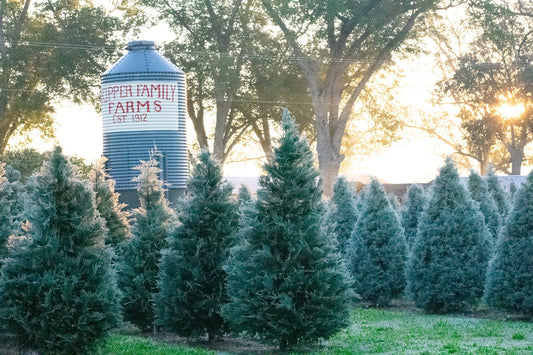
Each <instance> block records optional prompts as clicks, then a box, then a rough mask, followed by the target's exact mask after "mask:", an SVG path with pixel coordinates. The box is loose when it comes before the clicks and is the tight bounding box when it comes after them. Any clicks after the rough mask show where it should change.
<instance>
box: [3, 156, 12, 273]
mask: <svg viewBox="0 0 533 355" xmlns="http://www.w3.org/2000/svg"><path fill="white" fill-rule="evenodd" d="M8 185H9V181H8V180H7V178H6V177H5V171H4V164H2V163H0V266H2V262H3V259H4V258H5V257H6V255H7V241H8V239H9V236H10V235H11V233H12V225H11V219H12V215H11V203H10V201H9V187H8Z"/></svg>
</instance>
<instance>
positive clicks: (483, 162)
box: [479, 157, 490, 176]
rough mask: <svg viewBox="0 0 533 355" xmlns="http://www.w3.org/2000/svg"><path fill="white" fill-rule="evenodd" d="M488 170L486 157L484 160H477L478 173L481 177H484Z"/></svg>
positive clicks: (488, 162) (488, 161)
mask: <svg viewBox="0 0 533 355" xmlns="http://www.w3.org/2000/svg"><path fill="white" fill-rule="evenodd" d="M489 168H490V159H489V158H488V157H487V158H485V159H480V160H479V173H480V175H482V176H485V175H487V174H488V173H489Z"/></svg>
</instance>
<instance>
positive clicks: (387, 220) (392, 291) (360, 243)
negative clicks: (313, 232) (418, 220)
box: [350, 179, 407, 306]
mask: <svg viewBox="0 0 533 355" xmlns="http://www.w3.org/2000/svg"><path fill="white" fill-rule="evenodd" d="M365 190H366V191H365V200H364V201H365V202H364V205H363V208H362V210H361V215H360V216H359V219H358V220H357V224H356V225H355V228H354V230H353V234H352V242H351V248H350V249H351V252H350V255H351V256H350V269H351V271H352V275H353V278H354V287H355V292H356V294H358V295H359V297H360V298H361V299H362V300H363V301H365V302H370V303H372V304H374V305H380V306H383V305H387V304H388V303H389V301H390V300H391V299H393V298H395V297H398V296H400V295H401V294H402V293H403V290H404V288H405V260H406V253H407V252H406V245H405V236H404V232H403V228H402V227H401V224H400V221H399V219H398V216H397V215H396V212H395V211H394V208H393V207H392V205H391V203H390V200H389V198H388V196H387V194H386V193H385V190H384V189H383V186H381V184H380V183H379V182H378V181H377V180H375V179H373V180H372V182H371V183H370V184H369V185H367V187H366V188H365Z"/></svg>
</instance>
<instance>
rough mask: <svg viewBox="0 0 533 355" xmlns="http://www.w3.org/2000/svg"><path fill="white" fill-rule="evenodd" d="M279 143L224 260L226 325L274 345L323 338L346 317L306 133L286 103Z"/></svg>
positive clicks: (344, 284) (345, 281)
mask: <svg viewBox="0 0 533 355" xmlns="http://www.w3.org/2000/svg"><path fill="white" fill-rule="evenodd" d="M282 127H283V134H282V137H281V138H280V140H279V146H278V147H277V148H276V149H275V150H274V153H273V155H272V156H271V158H270V160H269V162H268V163H267V164H265V166H264V170H265V172H266V175H264V176H262V177H261V178H260V182H259V184H260V189H259V191H258V192H257V212H256V215H255V219H254V221H252V222H251V223H252V225H251V226H250V228H249V229H248V230H247V232H246V235H245V238H243V239H242V241H241V242H240V244H239V245H238V246H237V247H235V248H234V249H233V250H232V257H231V258H230V260H229V262H228V266H227V268H226V270H227V271H228V294H229V295H230V303H228V304H226V305H225V306H224V307H223V316H224V318H225V319H227V320H228V321H229V323H230V324H231V326H232V327H233V329H234V330H236V331H238V332H245V333H247V334H250V335H256V334H257V335H259V336H261V337H262V338H263V339H266V340H269V341H275V342H277V343H278V344H279V346H280V348H281V349H286V348H288V347H291V346H295V345H297V344H300V343H304V342H311V341H315V340H316V339H318V338H327V337H329V336H330V335H332V334H334V333H335V332H337V331H338V330H339V329H341V328H342V327H344V326H346V325H348V324H349V312H348V300H349V297H350V285H349V276H348V274H347V270H346V266H345V265H344V262H343V260H342V257H341V256H340V254H339V253H338V252H337V250H336V248H337V246H336V238H335V236H334V235H328V234H325V233H324V229H323V228H321V221H322V218H321V216H322V215H323V214H324V205H323V203H322V201H321V198H322V190H321V186H320V184H319V183H318V181H317V177H318V172H317V170H316V169H315V167H314V166H313V155H312V153H311V150H310V148H309V145H308V143H307V141H306V140H305V139H304V138H302V137H301V136H300V135H299V132H298V129H297V126H296V124H295V123H294V121H293V120H292V119H291V117H290V115H289V114H288V113H287V111H285V112H284V117H283V119H282Z"/></svg>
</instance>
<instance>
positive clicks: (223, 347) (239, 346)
mask: <svg viewBox="0 0 533 355" xmlns="http://www.w3.org/2000/svg"><path fill="white" fill-rule="evenodd" d="M140 335H141V336H142V337H146V338H149V339H153V340H157V341H161V342H165V343H167V344H176V345H187V346H190V347H193V348H202V349H205V350H211V351H215V352H217V353H218V354H224V353H227V354H282V353H281V352H279V351H278V348H277V347H276V346H274V345H265V344H262V343H259V342H257V341H253V340H249V339H244V338H237V337H230V336H225V337H222V338H220V339H217V340H215V341H214V342H212V343H210V342H208V341H207V339H189V338H183V337H180V336H177V335H176V334H173V333H168V332H159V333H156V334H153V333H142V334H140Z"/></svg>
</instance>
